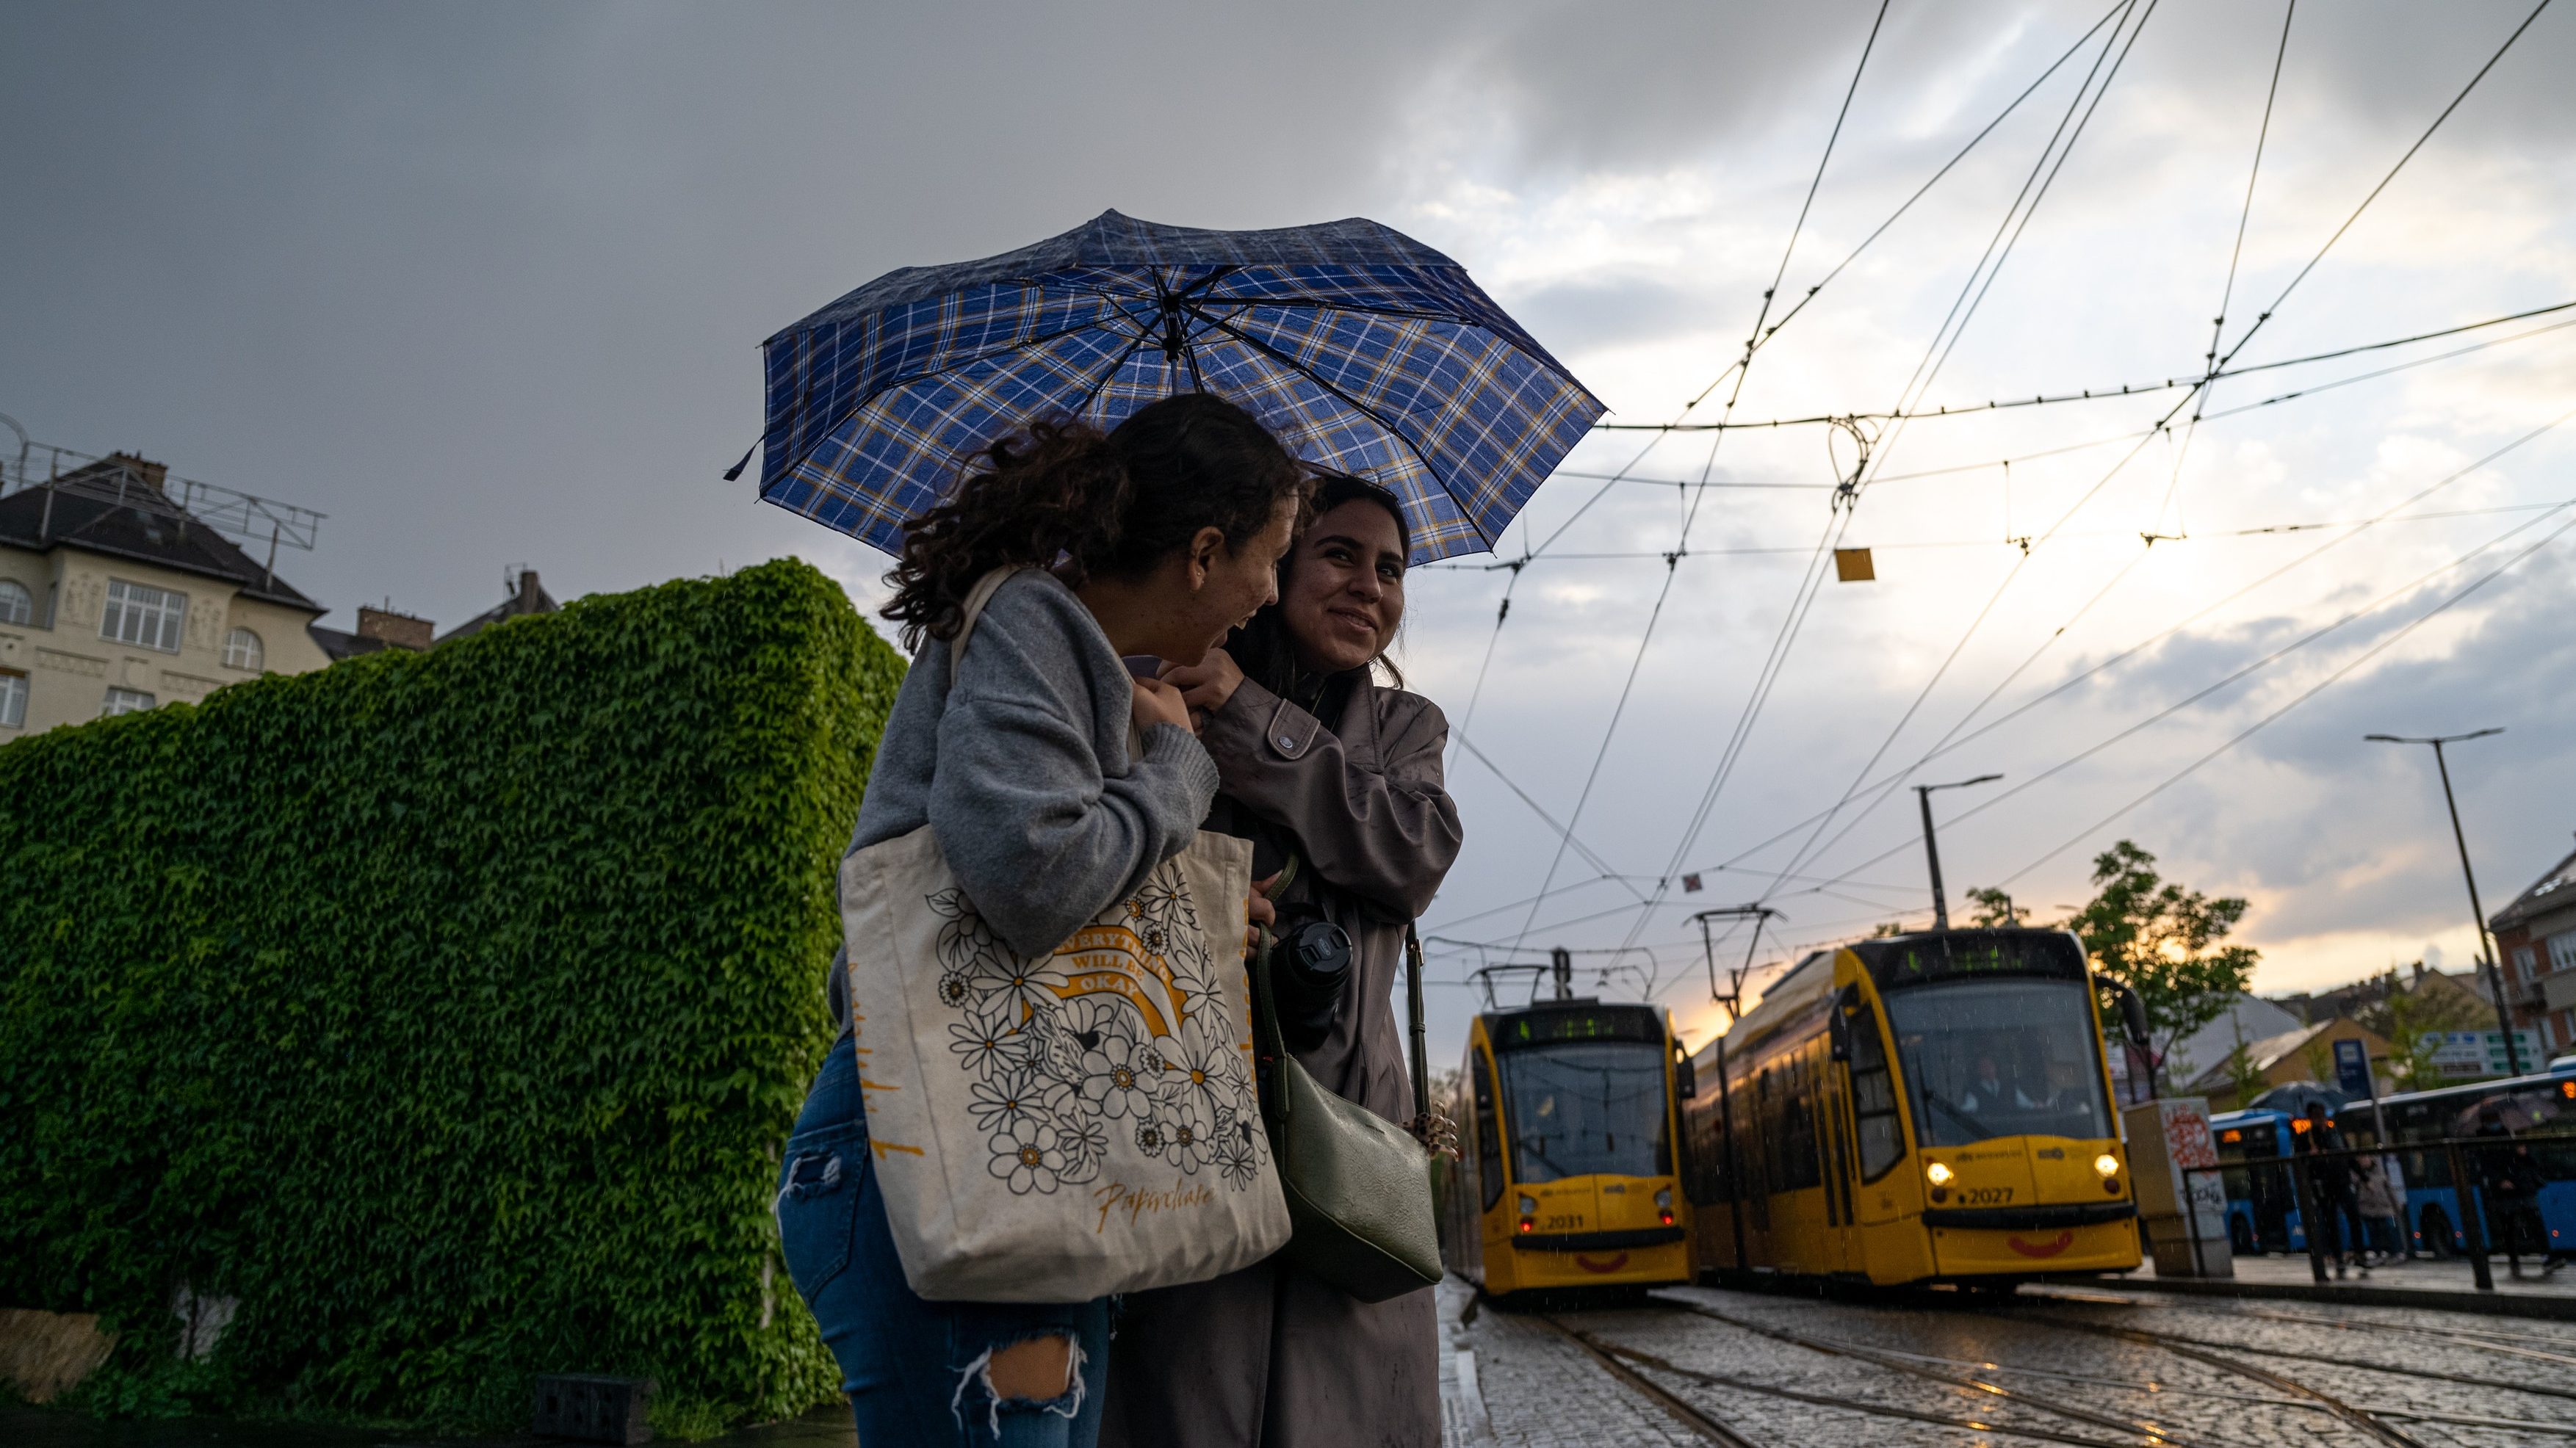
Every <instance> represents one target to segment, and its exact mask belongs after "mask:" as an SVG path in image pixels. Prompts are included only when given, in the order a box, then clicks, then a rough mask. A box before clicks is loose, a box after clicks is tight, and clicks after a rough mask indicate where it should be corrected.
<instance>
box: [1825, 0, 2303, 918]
mask: <svg viewBox="0 0 2576 1448" xmlns="http://www.w3.org/2000/svg"><path fill="white" fill-rule="evenodd" d="M2297 11H2298V0H2289V3H2288V5H2287V6H2286V7H2285V9H2284V13H2283V16H2282V21H2281V43H2280V45H2279V47H2278V48H2277V49H2276V50H2275V52H2274V54H2273V58H2272V79H2271V82H2270V84H2269V85H2268V86H2267V87H2266V89H2265V91H2264V94H2263V120H2262V124H2261V126H2260V128H2259V129H2258V131H2257V132H2256V136H2255V141H2254V161H2253V164H2252V166H2251V167H2250V168H2249V171H2248V174H2247V176H2246V180H2245V203H2244V207H2243V209H2242V210H2241V211H2240V212H2239V213H2238V216H2237V221H2236V238H2235V241H2234V244H2233V246H2232V247H2231V248H2230V250H2229V252H2228V258H2227V281H2226V283H2225V285H2224V287H2223V288H2222V289H2221V294H2220V301H2219V307H2218V316H2217V318H2216V319H2215V320H2214V321H2213V322H2212V323H2211V333H2210V339H2209V350H2208V352H2207V353H2206V355H2205V358H2204V360H2205V363H2206V371H2205V372H2204V374H2203V376H2202V378H2201V382H2200V389H2199V395H2200V396H2201V398H2202V399H2203V400H2204V401H2205V400H2206V399H2207V397H2208V389H2209V386H2210V380H2211V378H2212V377H2213V376H2214V375H2215V374H2216V373H2217V370H2218V365H2219V364H2218V343H2219V329H2220V328H2223V327H2224V326H2225V325H2226V321H2227V301H2228V299H2229V298H2230V297H2232V296H2233V295H2234V293H2235V288H2236V269H2237V264H2238V261H2239V259H2240V258H2241V257H2242V256H2243V255H2244V250H2245V230H2246V227H2247V225H2248V223H2249V222H2250V221H2251V219H2252V217H2253V213H2254V189H2255V180H2256V178H2257V177H2258V176H2260V174H2261V172H2262V165H2263V147H2264V144H2265V143H2266V142H2267V141H2268V140H2269V139H2270V136H2271V131H2272V103H2273V100H2274V98H2275V97H2276V96H2277V95H2278V94H2279V92H2280V88H2281V67H2282V63H2283V61H2284V60H2285V59H2286V58H2287V57H2288V55H2289V48H2290V17H2291V16H2293V15H2295V14H2296V13H2297ZM2145 28H2146V20H2145V19H2144V18H2141V19H2140V20H2139V22H2138V30H2137V31H2132V32H2131V33H2130V37H2129V38H2130V42H2131V43H2132V44H2134V43H2135V42H2136V40H2137V35H2138V32H2139V31H2143V30H2144V29H2145ZM2127 58H2128V52H2127V51H2126V50H2125V49H2124V50H2123V51H2122V52H2121V59H2122V60H2124V61H2125V60H2126V59H2127ZM2114 74H2115V75H2116V74H2117V68H2116V67H2115V68H2114ZM2109 89H2110V82H2109V81H2107V80H2106V81H2104V82H2103V87H2102V90H2103V93H2107V92H2108V91H2109ZM2100 103H2101V94H2100V93H2097V94H2096V95H2095V97H2094V104H2095V105H2097V106H2098V105H2099V104H2100ZM2085 119H2086V120H2088V121H2089V120H2091V119H2092V112H2091V111H2089V110H2088V111H2087V112H2086V113H2085ZM2068 150H2069V151H2072V150H2073V143H2072V142H2069V143H2068ZM2058 164H2059V166H2061V167H2062V166H2063V165H2064V164H2065V158H2064V156H2060V157H2059V159H2058ZM2056 174H2057V173H2056V172H2055V171H2054V170H2052V171H2051V172H2050V173H2049V179H2050V180H2051V181H2054V180H2055V179H2056ZM2033 209H2034V210H2036V203H2034V204H2033ZM2024 224H2025V225H2027V224H2028V218H2027V217H2025V218H2024ZM2015 237H2016V239H2018V237H2019V233H2018V232H2016V233H2015ZM1998 270H2000V264H1998ZM1988 285H1990V286H1991V285H1992V278H1991V277H1990V278H1989V279H1988ZM1981 296H1982V294H1981ZM1952 345H1953V346H1955V345H1956V339H1955V338H1954V339H1953V341H1952ZM1943 357H1944V360H1945V361H1946V360H1947V357H1948V354H1947V353H1946V352H1945V353H1944V354H1943ZM2199 421H2200V415H2199V412H2198V411H2197V410H2195V411H2194V413H2193V415H2192V421H2191V424H2187V425H2186V427H2185V430H2184V434H2183V440H2182V442H2181V444H2180V445H2179V446H2178V447H2177V448H2176V450H2175V454H2174V471H2173V480H2174V482H2179V481H2180V479H2181V476H2182V463H2183V458H2184V456H2185V455H2186V454H2187V453H2188V451H2189V449H2190V445H2191V436H2192V431H2193V429H2194V427H2195V426H2196V425H2197V424H2198V422H2199ZM2097 491H2098V490H2097ZM2088 496H2089V495H2088ZM2172 496H2173V487H2172V484H2168V486H2167V488H2166V500H2167V501H2168V502H2169V501H2170V500H2171V498H2172ZM2162 512H2163V507H2162V505H2159V507H2158V516H2159V517H2161V516H2162ZM2072 516H2073V512H2072V510H2069V512H2068V513H2067V514H2066V515H2065V516H2064V517H2061V518H2060V519H2059V520H2058V522H2057V524H2055V525H2053V526H2052V527H2051V528H2050V529H2049V530H2048V532H2047V533H2045V534H2043V535H2041V537H2040V538H2039V539H2037V540H2028V539H2025V540H2024V541H2023V543H2022V545H2021V549H2022V556H2021V559H2020V560H2019V561H2016V562H2015V563H2014V564H2013V566H2012V568H2011V569H2010V570H2009V571H2008V572H2007V573H2006V574H2005V575H2004V579H2003V581H2002V582H2001V583H1999V584H1997V585H1996V587H1995V591H1994V594H1993V596H1991V597H1990V598H1988V599H1987V600H1986V606H1985V608H1984V609H1981V610H1979V612H1978V614H1977V616H1976V617H1975V618H1974V619H1972V620H1970V621H1969V624H1968V627H1967V630H1966V632H1964V633H1962V634H1961V635H1960V636H1959V641H1958V643H1956V644H1954V645H1952V646H1951V649H1950V652H1949V654H1948V655H1947V656H1946V657H1944V658H1943V659H1942V661H1941V665H1940V667H1939V668H1937V669H1935V670H1933V672H1932V677H1931V678H1930V679H1929V680H1928V681H1926V682H1925V684H1924V686H1923V689H1922V692H1921V693H1919V694H1917V695H1916V696H1915V699H1914V702H1913V704H1912V705H1910V706H1908V707H1907V709H1906V711H1905V713H1904V714H1903V715H1902V716H1901V717H1899V718H1898V720H1897V721H1896V727H1895V728H1893V729H1891V730H1890V731H1888V736H1887V739H1886V740H1885V741H1884V742H1883V743H1882V744H1881V745H1880V746H1879V749H1878V752H1877V753H1876V754H1873V755H1871V756H1870V759H1869V762H1868V763H1867V764H1864V765H1862V766H1861V769H1860V772H1859V773H1858V774H1856V775H1855V776H1853V779H1852V783H1851V786H1850V787H1849V788H1847V789H1845V790H1844V792H1843V797H1842V799H1840V800H1838V801H1836V802H1835V804H1834V806H1833V809H1835V810H1839V809H1840V808H1842V806H1843V805H1844V804H1847V803H1849V802H1850V801H1851V800H1852V799H1853V798H1854V797H1855V796H1856V795H1858V794H1861V793H1864V792H1865V790H1864V781H1866V780H1867V779H1868V778H1869V773H1870V771H1871V770H1873V769H1876V768H1877V767H1878V762H1879V760H1880V759H1882V758H1884V757H1885V755H1886V753H1887V751H1888V750H1889V749H1891V748H1893V747H1894V746H1895V744H1896V740H1897V738H1898V737H1899V736H1900V735H1902V734H1903V733H1904V731H1905V728H1906V726H1907V725H1908V724H1910V723H1912V722H1913V719H1914V715H1915V713H1916V712H1917V711H1919V710H1920V709H1921V708H1922V706H1923V704H1924V703H1925V702H1926V701H1928V700H1929V699H1930V698H1931V695H1932V691H1933V689H1934V688H1935V687H1937V686H1938V685H1939V684H1940V682H1941V680H1942V678H1943V677H1944V676H1946V675H1947V674H1948V673H1949V670H1950V666H1951V665H1952V664H1953V663H1955V662H1957V660H1958V657H1959V655H1960V653H1961V652H1963V651H1964V650H1965V649H1966V648H1967V646H1968V641H1969V640H1970V639H1972V638H1974V637H1975V636H1976V633H1977V630H1978V629H1979V628H1981V627H1983V626H1984V624H1985V621H1986V618H1987V616H1988V615H1989V614H1991V613H1992V612H1993V610H1994V607H1995V605H1996V604H1998V603H2000V602H2002V601H2003V596H2004V593H2005V592H2006V591H2007V590H2009V589H2010V588H2011V587H2012V584H2013V580H2014V579H2015V578H2016V577H2018V576H2019V575H2020V572H2021V569H2022V565H2023V563H2025V562H2027V561H2028V560H2029V558H2030V552H2031V549H2032V548H2033V547H2034V546H2036V544H2037V543H2041V542H2046V541H2048V540H2049V539H2051V538H2053V537H2055V536H2056V535H2057V533H2058V531H2059V529H2061V528H2062V527H2063V526H2064V524H2065V522H2066V519H2067V518H2071V517H2072ZM2142 536H2143V537H2144V538H2145V539H2146V545H2145V546H2144V547H2143V548H2141V549H2140V550H2139V551H2138V552H2137V553H2136V554H2135V555H2133V556H2132V557H2131V558H2130V559H2129V561H2128V562H2127V563H2125V564H2123V565H2121V567H2120V569H2119V570H2118V571H2117V572H2115V573H2113V574H2112V575H2111V576H2110V577H2109V578H2108V579H2106V580H2104V581H2103V583H2102V586H2101V587H2099V588H2097V589H2095V590H2094V591H2093V594H2092V596H2091V597H2089V598H2087V599H2085V600H2084V602H2083V604H2082V605H2081V606H2079V607H2078V608H2077V609H2076V610H2075V612H2074V614H2073V615H2072V616H2071V617H2069V618H2068V619H2067V621H2066V622H2065V623H2063V624H2061V625H2059V626H2058V627H2057V628H2056V629H2055V630H2053V631H2052V632H2050V633H2049V634H2048V635H2047V636H2046V637H2044V638H2042V639H2041V640H2040V641H2039V645H2038V647H2036V648H2034V649H2032V650H2031V651H2030V653H2029V654H2028V655H2027V656H2025V657H2024V658H2023V659H2022V661H2021V662H2020V663H2019V664H2016V665H2014V666H2013V668H2012V670H2011V671H2010V672H2008V673H2006V674H2005V675H2004V676H2003V677H2002V678H2001V679H1999V680H1997V681H1996V682H1995V685H1994V686H1993V687H1992V688H1990V689H1988V690H1987V691H1986V693H1985V695H1984V697H1982V698H1980V699H1978V700H1977V702H1976V703H1975V704H1973V705H1971V706H1969V708H1968V710H1967V712H1965V713H1963V714H1961V715H1960V716H1959V717H1958V719H1956V720H1955V721H1953V722H1952V724H1951V725H1950V727H1949V728H1948V729H1947V730H1945V731H1943V732H1942V735H1941V737H1940V738H1938V739H1936V740H1934V741H1933V743H1932V748H1931V749H1930V750H1929V751H1927V752H1926V754H1925V756H1924V758H1925V760H1929V759H1930V758H1931V756H1932V755H1934V754H1937V753H1939V752H1940V751H1941V750H1942V749H1943V748H1944V747H1946V746H1947V745H1948V744H1949V743H1950V741H1951V740H1952V739H1955V738H1957V737H1958V734H1959V731H1961V730H1962V729H1965V728H1967V727H1968V725H1969V724H1971V723H1972V722H1974V721H1975V719H1976V718H1977V716H1978V715H1980V714H1982V713H1984V712H1985V711H1986V707H1987V706H1988V705H1990V704H1992V703H1993V702H1994V701H1995V700H1996V698H1997V697H1999V696H2000V695H2001V694H2002V693H2003V692H2004V690H2006V689H2008V688H2010V687H2012V685H2013V683H2014V682H2015V681H2016V680H2018V679H2020V678H2021V676H2022V675H2023V674H2024V673H2026V672H2028V671H2029V670H2030V668H2031V666H2032V665H2034V664H2036V663H2038V662H2039V659H2040V657H2041V656H2042V655H2044V654H2046V653H2047V652H2048V650H2049V649H2050V648H2051V647H2052V646H2053V645H2055V643H2056V642H2057V640H2059V639H2061V638H2063V637H2065V635H2066V631H2067V630H2068V629H2070V628H2073V627H2074V626H2075V625H2076V624H2077V623H2079V622H2081V621H2082V620H2083V618H2084V616H2085V615H2086V614H2088V613H2090V612H2092V611H2093V608H2094V606H2095V605H2097V604H2099V603H2101V601H2102V600H2103V599H2105V598H2108V597H2109V596H2110V595H2111V592H2112V590H2114V589H2116V588H2118V587H2119V586H2120V584H2121V583H2122V582H2124V581H2126V580H2127V578H2128V576H2129V575H2130V574H2131V573H2132V572H2135V571H2136V569H2137V567H2138V565H2139V564H2141V563H2143V562H2145V561H2146V559H2147V557H2148V555H2149V554H2151V553H2153V552H2154V551H2155V536H2154V534H2153V533H2152V532H2149V533H2147V534H2143V535H2142ZM1920 767H1921V762H1918V763H1917V764H1916V765H1915V766H1914V768H1920ZM1912 772H1913V770H1912V769H1911V768H1909V769H1906V770H1900V771H1898V772H1897V774H1896V775H1895V777H1894V778H1892V779H1891V780H1889V781H1888V782H1887V784H1886V785H1885V786H1884V787H1882V788H1880V789H1879V790H1878V791H1877V793H1876V794H1875V795H1873V796H1872V797H1871V798H1870V799H1869V801H1868V802H1867V803H1866V804H1864V805H1862V806H1861V808H1859V809H1857V810H1855V811H1853V813H1852V818H1851V819H1850V821H1849V822H1847V823H1846V824H1845V825H1844V826H1843V827H1842V829H1841V830H1839V831H1837V832H1836V833H1835V834H1834V836H1833V838H1832V839H1829V840H1826V841H1824V843H1823V845H1822V846H1821V847H1819V846H1818V844H1817V839H1818V837H1819V836H1821V835H1822V834H1823V832H1824V830H1825V828H1826V825H1825V824H1823V823H1820V824H1818V825H1817V826H1816V830H1815V832H1814V833H1813V834H1810V835H1809V836H1808V838H1807V842H1806V844H1805V845H1802V846H1801V847H1800V848H1799V850H1798V852H1797V853H1796V854H1794V855H1792V856H1791V857H1790V862H1789V863H1790V868H1792V869H1795V868H1797V867H1798V866H1800V865H1803V864H1805V863H1806V862H1807V861H1808V860H1809V859H1811V858H1815V857H1818V856H1820V855H1821V854H1823V852H1824V851H1826V850H1830V849H1832V848H1833V847H1834V846H1835V845H1836V844H1839V843H1840V842H1841V841H1842V839H1843V838H1844V837H1845V836H1847V835H1849V834H1850V833H1851V832H1852V831H1853V830H1854V829H1856V828H1858V827H1859V826H1860V824H1861V822H1862V821H1863V820H1865V819H1867V818H1868V817H1869V815H1870V814H1871V813H1873V812H1874V811H1876V810H1877V808H1878V806H1879V805H1880V804H1882V803H1884V802H1885V801H1886V800H1887V799H1889V798H1890V797H1892V796H1893V795H1894V794H1895V792H1896V790H1897V789H1898V788H1899V787H1900V786H1902V785H1903V783H1904V782H1905V780H1906V779H1907V778H1909V777H1910V776H1911V774H1912ZM1826 819H1827V823H1830V821H1831V819H1832V811H1828V812H1827V817H1826Z"/></svg>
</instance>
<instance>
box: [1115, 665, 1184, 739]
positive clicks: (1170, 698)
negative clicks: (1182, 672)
mask: <svg viewBox="0 0 2576 1448" xmlns="http://www.w3.org/2000/svg"><path fill="white" fill-rule="evenodd" d="M1127 684H1128V687H1129V688H1130V689H1132V690H1133V691H1134V695H1133V698H1132V699H1131V701H1130V707H1131V708H1132V709H1133V710H1134V716H1133V717H1134V718H1135V720H1136V732H1138V733H1140V734H1145V733H1151V732H1152V731H1153V728H1154V726H1155V725H1157V724H1177V725H1179V726H1180V727H1182V728H1184V729H1187V730H1189V731H1190V732H1191V733H1193V734H1195V733H1197V732H1198V726H1196V725H1194V724H1192V723H1191V722H1190V706H1189V705H1188V704H1186V703H1184V702H1182V695H1181V691H1180V690H1178V689H1175V688H1173V687H1172V686H1171V685H1169V684H1167V683H1164V682H1163V681H1162V680H1160V679H1135V678H1131V679H1129V680H1128V681H1127Z"/></svg>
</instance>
